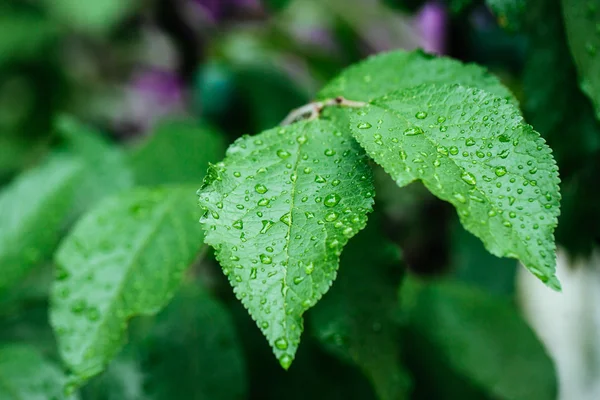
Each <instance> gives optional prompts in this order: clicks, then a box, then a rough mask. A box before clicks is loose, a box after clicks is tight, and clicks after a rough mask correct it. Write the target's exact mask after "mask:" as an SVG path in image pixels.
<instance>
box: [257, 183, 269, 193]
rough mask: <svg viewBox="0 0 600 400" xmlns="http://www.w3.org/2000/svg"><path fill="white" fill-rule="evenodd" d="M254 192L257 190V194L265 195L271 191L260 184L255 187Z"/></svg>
mask: <svg viewBox="0 0 600 400" xmlns="http://www.w3.org/2000/svg"><path fill="white" fill-rule="evenodd" d="M254 190H256V193H258V194H265V193H267V190H269V189H267V187H266V186H265V185H263V184H260V183H259V184H257V185H256V186H254Z"/></svg>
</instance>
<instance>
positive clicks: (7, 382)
mask: <svg viewBox="0 0 600 400" xmlns="http://www.w3.org/2000/svg"><path fill="white" fill-rule="evenodd" d="M65 383H66V378H65V376H64V373H63V372H62V371H61V370H60V369H59V368H58V367H57V366H56V365H54V364H52V363H51V362H49V361H48V360H46V359H45V358H44V357H43V356H42V355H41V354H40V353H39V352H38V351H37V350H36V349H35V348H34V347H31V346H27V345H17V344H11V345H4V346H2V347H0V398H2V399H3V400H23V399H27V400H48V399H56V400H67V399H70V400H75V399H76V398H77V396H65V395H64V392H63V387H64V385H65Z"/></svg>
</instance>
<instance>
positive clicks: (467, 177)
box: [461, 172, 477, 186]
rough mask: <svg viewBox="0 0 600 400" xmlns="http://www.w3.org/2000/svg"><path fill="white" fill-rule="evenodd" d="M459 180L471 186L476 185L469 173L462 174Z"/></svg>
mask: <svg viewBox="0 0 600 400" xmlns="http://www.w3.org/2000/svg"><path fill="white" fill-rule="evenodd" d="M461 179H462V180H463V181H465V182H466V183H468V184H469V185H471V186H474V185H475V184H476V183H477V180H476V179H475V176H474V175H473V174H471V173H469V172H463V174H462V175H461Z"/></svg>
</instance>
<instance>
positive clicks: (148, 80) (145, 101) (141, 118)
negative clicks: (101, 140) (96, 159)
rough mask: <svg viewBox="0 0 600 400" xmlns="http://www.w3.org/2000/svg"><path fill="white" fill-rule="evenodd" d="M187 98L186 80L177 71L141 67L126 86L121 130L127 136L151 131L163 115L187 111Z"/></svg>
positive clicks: (118, 128)
mask: <svg viewBox="0 0 600 400" xmlns="http://www.w3.org/2000/svg"><path fill="white" fill-rule="evenodd" d="M185 97H186V96H185V93H184V85H183V82H182V81H181V79H180V78H179V77H178V76H177V75H176V74H175V73H174V72H173V71H170V70H166V69H160V68H145V69H141V70H139V71H138V72H136V73H135V74H134V75H133V77H132V79H131V80H130V81H129V83H128V84H127V86H126V88H125V94H124V99H123V100H124V101H123V103H124V104H123V109H122V111H123V112H122V114H121V116H120V118H118V120H117V121H116V124H117V130H118V131H120V132H121V133H122V134H124V135H125V136H130V135H135V134H139V133H144V132H148V131H149V130H150V129H151V128H152V127H153V126H154V124H155V123H156V122H157V121H158V120H160V119H161V118H164V117H167V116H173V115H183V114H185V110H186V102H185Z"/></svg>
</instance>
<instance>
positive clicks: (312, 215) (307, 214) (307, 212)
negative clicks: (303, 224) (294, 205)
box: [304, 211, 315, 219]
mask: <svg viewBox="0 0 600 400" xmlns="http://www.w3.org/2000/svg"><path fill="white" fill-rule="evenodd" d="M304 215H305V216H306V219H312V218H314V217H315V214H313V213H311V212H310V211H306V212H305V213H304Z"/></svg>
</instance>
